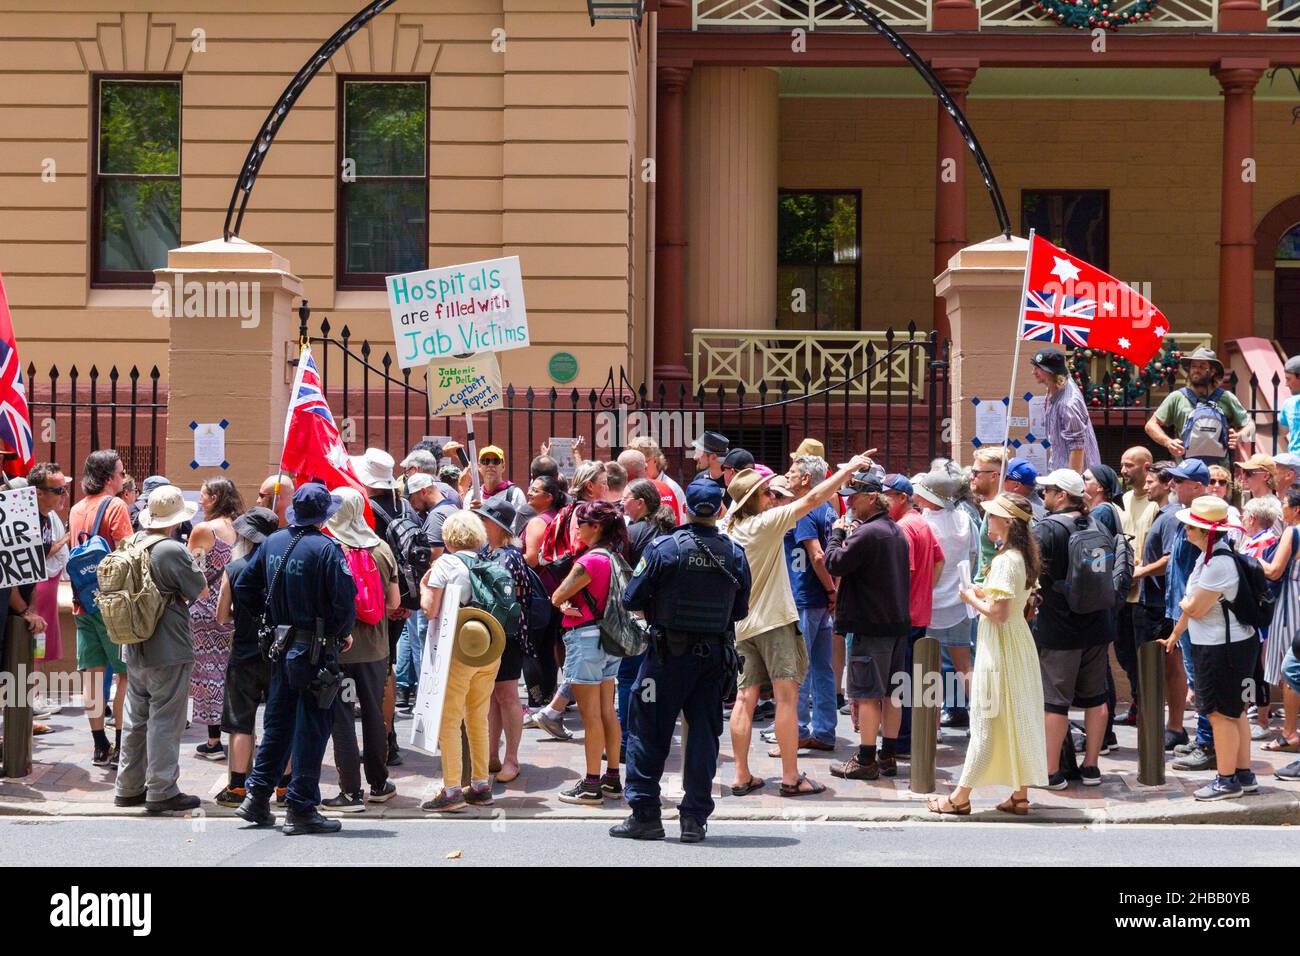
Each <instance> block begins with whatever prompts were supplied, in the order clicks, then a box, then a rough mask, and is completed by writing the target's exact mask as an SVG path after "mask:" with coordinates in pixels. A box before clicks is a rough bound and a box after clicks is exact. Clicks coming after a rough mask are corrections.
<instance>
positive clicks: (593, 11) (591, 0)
mask: <svg viewBox="0 0 1300 956" xmlns="http://www.w3.org/2000/svg"><path fill="white" fill-rule="evenodd" d="M644 15H645V0H624V2H621V3H620V2H616V0H587V16H589V17H591V25H592V26H593V27H594V26H595V25H596V21H597V20H635V21H636V22H637V23H640V22H641V18H642V17H643V16H644Z"/></svg>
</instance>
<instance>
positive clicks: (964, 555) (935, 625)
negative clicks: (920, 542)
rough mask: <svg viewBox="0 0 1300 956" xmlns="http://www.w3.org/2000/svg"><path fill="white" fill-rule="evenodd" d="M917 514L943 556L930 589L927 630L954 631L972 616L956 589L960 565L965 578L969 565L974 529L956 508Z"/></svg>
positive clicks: (966, 517)
mask: <svg viewBox="0 0 1300 956" xmlns="http://www.w3.org/2000/svg"><path fill="white" fill-rule="evenodd" d="M921 514H922V515H923V516H924V518H925V523H926V524H928V525H929V526H930V530H931V531H933V532H934V536H935V539H936V540H937V541H938V542H939V547H940V548H942V549H943V556H944V562H943V571H942V572H941V573H940V574H939V582H938V583H937V584H936V585H935V586H934V609H933V611H932V612H931V615H930V627H931V628H932V629H936V630H937V629H941V628H947V627H956V626H957V625H958V624H963V623H965V622H966V621H969V620H970V619H971V617H973V616H974V615H973V613H972V611H973V609H971V608H970V607H969V605H967V604H963V603H962V600H961V598H960V597H959V596H958V594H957V589H958V587H959V586H960V584H961V563H962V562H963V561H965V562H966V567H967V569H968V570H967V574H969V573H970V571H969V569H970V567H971V566H972V565H973V562H972V561H971V551H972V549H973V548H974V545H975V537H976V534H977V532H978V529H977V528H975V527H974V526H973V525H972V524H971V521H970V518H969V517H968V516H967V514H966V512H964V511H962V510H961V509H959V508H945V509H944V510H943V511H933V510H931V509H929V508H926V509H925V510H924V511H922V512H921Z"/></svg>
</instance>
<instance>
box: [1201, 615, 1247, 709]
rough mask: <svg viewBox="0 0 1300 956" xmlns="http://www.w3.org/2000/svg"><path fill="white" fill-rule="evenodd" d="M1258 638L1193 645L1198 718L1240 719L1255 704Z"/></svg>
mask: <svg viewBox="0 0 1300 956" xmlns="http://www.w3.org/2000/svg"><path fill="white" fill-rule="evenodd" d="M1258 660H1259V636H1258V635H1255V636H1252V637H1250V638H1248V639H1247V640H1244V641H1234V642H1233V643H1231V644H1193V645H1192V679H1193V681H1194V682H1195V684H1196V710H1197V713H1199V714H1201V715H1202V716H1206V715H1208V714H1222V715H1223V716H1224V717H1240V716H1241V715H1242V714H1243V713H1245V710H1246V708H1247V707H1249V706H1250V705H1251V704H1253V703H1254V702H1255V694H1256V691H1255V662H1256V661H1258Z"/></svg>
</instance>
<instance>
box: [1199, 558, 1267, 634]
mask: <svg viewBox="0 0 1300 956" xmlns="http://www.w3.org/2000/svg"><path fill="white" fill-rule="evenodd" d="M1239 584H1240V581H1239V579H1238V577H1237V564H1236V562H1235V561H1234V560H1233V559H1232V557H1230V556H1229V555H1226V554H1215V555H1214V556H1212V557H1211V558H1210V561H1209V563H1208V564H1207V563H1206V562H1205V561H1204V560H1203V559H1202V558H1200V557H1198V558H1197V559H1196V567H1195V568H1193V569H1192V573H1191V575H1190V576H1189V577H1188V578H1187V593H1188V594H1191V593H1192V592H1194V591H1195V590H1196V589H1197V588H1198V587H1200V588H1205V589H1206V590H1207V591H1218V592H1219V593H1220V594H1222V595H1223V598H1224V600H1226V601H1232V600H1234V599H1235V598H1236V597H1237V587H1238V585H1239ZM1223 611H1224V608H1223V605H1222V604H1220V603H1218V602H1215V605H1214V607H1212V608H1210V610H1209V612H1208V613H1207V614H1206V615H1205V616H1204V617H1202V618H1200V619H1197V618H1193V617H1189V618H1188V621H1187V631H1188V634H1189V635H1190V636H1191V639H1192V643H1193V644H1207V645H1208V644H1222V643H1223ZM1228 620H1229V621H1230V622H1231V625H1232V636H1231V640H1232V642H1233V643H1234V644H1235V643H1237V642H1238V641H1245V640H1248V639H1249V638H1250V637H1251V636H1252V635H1253V634H1254V633H1255V629H1254V628H1253V627H1247V626H1246V625H1244V624H1242V623H1241V622H1240V621H1238V620H1237V615H1235V614H1233V613H1232V610H1231V609H1228Z"/></svg>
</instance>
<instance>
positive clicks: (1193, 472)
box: [1169, 458, 1210, 485]
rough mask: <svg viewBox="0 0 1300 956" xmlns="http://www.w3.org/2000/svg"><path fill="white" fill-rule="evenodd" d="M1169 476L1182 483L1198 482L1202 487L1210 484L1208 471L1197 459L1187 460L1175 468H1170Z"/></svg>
mask: <svg viewBox="0 0 1300 956" xmlns="http://www.w3.org/2000/svg"><path fill="white" fill-rule="evenodd" d="M1169 476H1170V477H1171V478H1179V479H1182V480H1184V481H1199V482H1200V483H1201V484H1203V485H1208V484H1209V483H1210V469H1209V467H1208V466H1207V465H1206V464H1205V462H1203V461H1201V459H1199V458H1189V459H1187V460H1186V461H1185V462H1183V463H1182V464H1181V465H1179V466H1178V467H1177V468H1170V469H1169Z"/></svg>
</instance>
